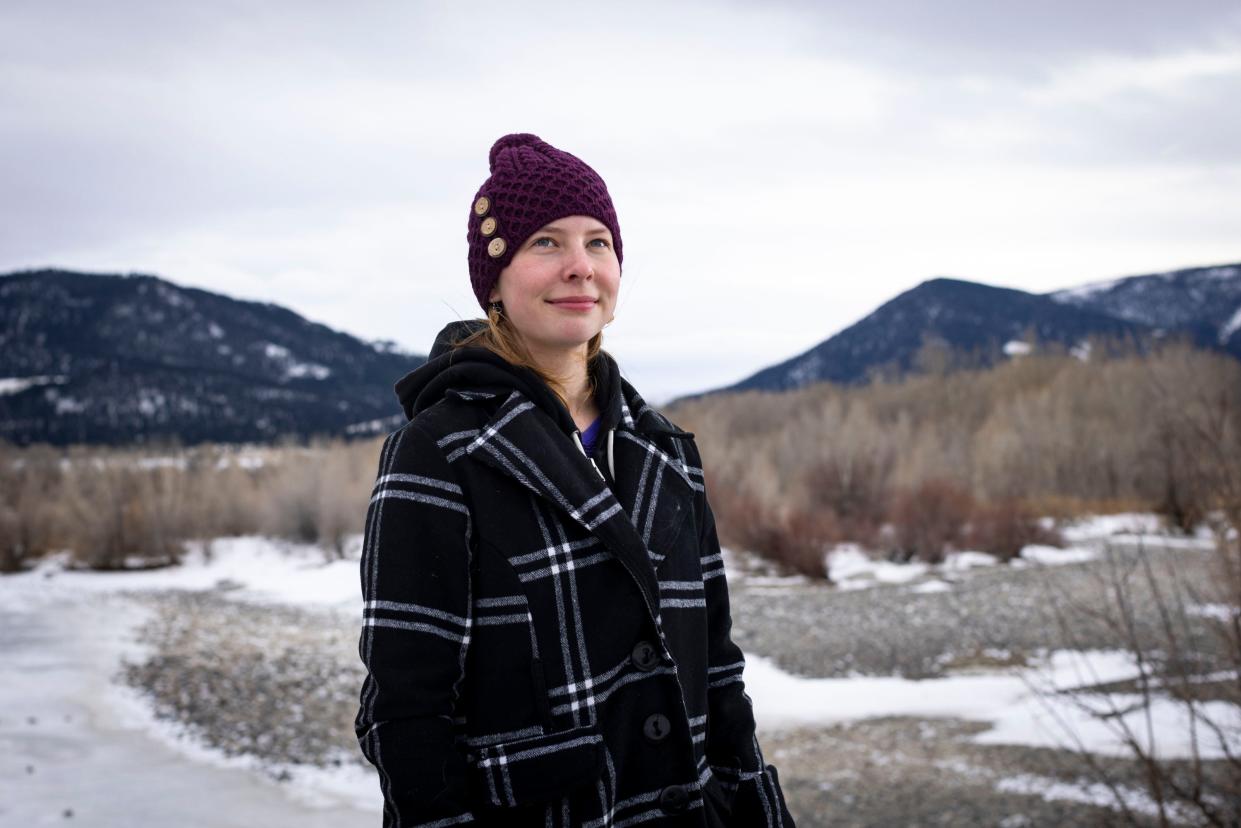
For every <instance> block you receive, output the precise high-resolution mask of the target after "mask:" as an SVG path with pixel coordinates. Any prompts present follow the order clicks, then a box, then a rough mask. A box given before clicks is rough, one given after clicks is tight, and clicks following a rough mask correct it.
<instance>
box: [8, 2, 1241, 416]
mask: <svg viewBox="0 0 1241 828" xmlns="http://www.w3.org/2000/svg"><path fill="white" fill-rule="evenodd" d="M1239 98H1241V15H1239V14H1238V11H1237V10H1236V6H1235V3H1231V2H1228V3H1226V2H1216V3H1185V4H1176V5H1172V4H1161V3H1142V4H1132V3H1124V4H1122V3H1118V2H1103V3H1089V4H1078V3H1068V2H1065V0H1055V2H1052V3H1043V4H1016V3H1009V4H997V3H984V2H981V1H980V0H979V1H977V2H976V0H957V2H953V3H951V4H925V3H917V2H912V0H881V2H876V3H867V4H830V5H829V4H807V3H781V4H775V5H772V4H764V5H762V6H755V5H754V4H750V3H745V4H742V3H734V4H696V5H683V4H661V5H657V4H653V3H638V4H625V5H624V6H621V7H615V6H613V7H609V8H608V9H607V11H606V13H603V12H602V11H600V10H598V9H591V8H590V7H587V6H582V5H581V4H576V3H575V4H570V3H556V4H541V5H539V6H534V7H525V6H523V7H521V8H517V7H514V6H513V5H512V4H501V3H493V2H482V3H471V4H468V5H467V4H453V5H449V4H440V3H400V2H392V3H377V2H376V3H362V4H352V5H350V6H349V8H348V9H347V10H346V9H344V7H341V6H339V5H337V4H328V3H297V4H293V3H269V4H260V5H255V4H245V3H236V2H235V3H225V4H214V5H210V6H203V5H201V4H177V3H172V4H167V3H166V4H154V3H126V2H119V3H109V4H106V6H105V5H103V4H97V3H85V2H79V3H57V4H40V3H29V2H16V3H7V4H5V6H4V7H3V9H2V10H0V150H2V151H0V177H2V179H3V181H4V183H5V196H6V197H5V198H4V200H3V201H2V202H0V268H3V269H7V268H16V267H25V266H35V265H41V264H46V263H54V264H63V265H69V266H77V267H83V268H88V269H120V270H130V269H142V270H147V271H155V272H159V273H161V274H162V275H165V276H167V277H169V278H172V279H174V280H177V281H183V282H186V283H191V284H195V285H200V286H203V287H207V288H209V289H211V288H214V289H220V290H224V291H226V292H230V293H232V294H233V295H238V296H251V297H254V298H262V299H269V300H271V301H277V302H282V303H284V304H287V305H290V306H291V307H293V308H295V309H297V310H298V311H299V312H302V313H305V314H307V315H309V316H311V317H312V318H316V319H319V320H321V321H324V322H327V323H328V324H332V325H334V326H337V327H341V328H344V329H346V330H349V331H351V332H353V333H356V334H358V335H362V336H365V337H367V338H377V337H384V338H393V339H397V340H398V341H400V342H402V343H403V344H405V345H406V346H407V347H412V348H418V349H425V347H426V346H427V344H428V342H429V339H430V337H431V335H433V334H434V332H435V330H436V329H438V326H439V324H440V323H441V322H442V321H444V320H445V319H446V318H449V317H451V316H452V315H453V314H454V313H460V314H462V315H470V314H472V313H474V308H475V307H476V306H475V304H474V301H473V298H472V296H471V295H470V293H469V290H468V285H467V284H466V279H465V270H464V253H465V244H464V226H465V215H466V210H467V207H468V204H467V202H468V199H469V196H470V195H471V194H472V193H473V192H474V190H475V188H476V187H477V186H478V184H479V183H480V182H481V180H482V179H483V178H484V177H485V176H486V173H487V170H486V152H487V149H488V147H489V146H490V143H491V141H492V140H494V138H495V137H497V136H498V135H500V134H502V133H503V132H508V131H522V130H525V131H534V132H538V133H539V134H542V135H544V137H546V138H548V139H549V140H551V141H553V143H557V144H559V145H561V146H564V147H565V148H567V149H570V150H571V151H574V152H576V153H578V154H580V155H582V156H583V157H584V158H586V159H587V160H589V161H590V162H591V163H592V164H593V165H595V166H596V167H597V168H598V169H599V170H600V171H601V172H602V173H603V174H604V176H605V177H606V178H607V180H608V182H609V185H610V186H611V188H612V190H613V194H614V197H615V198H616V201H617V205H618V208H619V210H620V213H621V216H622V223H623V226H624V227H625V234H626V250H627V259H626V276H625V279H624V280H623V287H622V298H623V301H624V304H623V305H622V311H623V313H624V315H625V318H624V319H622V320H619V321H618V323H617V325H616V326H614V328H615V330H614V332H613V333H612V340H611V341H613V342H614V343H615V344H616V347H617V348H618V349H621V348H623V349H625V352H627V353H628V354H630V355H631V357H632V360H633V363H634V365H635V366H640V367H636V368H635V370H637V371H640V372H644V373H643V376H642V377H635V379H642V380H643V381H644V382H646V383H647V384H648V385H650V386H652V387H655V388H660V389H663V391H662V393H664V394H671V393H674V392H675V391H677V390H691V389H690V388H688V387H684V383H686V382H687V381H686V380H685V379H684V376H685V371H684V368H683V366H684V365H688V364H695V360H702V361H703V365H704V368H703V370H702V371H696V372H695V373H694V374H693V377H694V380H693V382H694V383H700V385H699V386H698V387H705V386H707V385H713V384H718V383H721V382H725V381H729V380H733V379H737V378H739V377H740V376H742V375H743V374H745V373H747V372H749V371H751V370H754V369H756V368H758V367H760V366H762V365H764V364H767V363H770V362H773V361H775V360H777V359H782V358H784V357H787V356H789V355H790V354H791V353H792V352H793V351H794V350H798V349H800V348H803V347H807V346H809V345H810V344H813V343H814V342H815V341H818V340H819V339H822V338H823V337H825V336H827V335H828V334H830V333H832V332H833V331H835V330H838V329H839V328H840V327H843V326H844V325H846V324H848V323H849V322H852V321H854V320H856V319H857V318H859V317H861V316H862V315H864V314H865V313H866V312H868V311H869V310H871V309H873V307H874V306H875V305H877V304H878V303H880V302H881V301H883V300H885V299H887V298H890V296H891V295H892V294H894V293H895V292H897V291H899V290H902V289H905V288H908V287H910V286H912V285H913V284H914V283H916V282H918V281H920V280H921V279H924V278H928V277H930V276H932V275H936V274H947V275H956V276H961V277H964V278H976V279H980V280H991V281H996V282H1000V283H1005V284H1010V285H1013V286H1019V287H1026V288H1028V289H1034V290H1045V289H1050V288H1052V287H1059V286H1062V285H1064V284H1071V283H1073V282H1076V281H1084V280H1087V279H1093V278H1100V277H1104V276H1111V275H1120V274H1123V273H1126V272H1142V271H1147V270H1155V269H1163V268H1167V267H1175V266H1178V265H1191V264H1202V263H1210V262H1211V261H1216V260H1224V259H1241V246H1239V244H1238V242H1237V239H1241V232H1238V230H1241V206H1239V205H1238V204H1237V203H1236V199H1235V192H1236V182H1237V179H1238V177H1239V176H1241V157H1239V155H1238V154H1239V153H1241V140H1239V139H1241V116H1239V115H1238V114H1237V113H1236V112H1235V110H1236V109H1237V107H1235V105H1232V102H1233V101H1235V100H1237V99H1239ZM678 326H679V327H680V328H685V329H687V330H688V331H690V333H689V334H687V335H686V336H685V337H683V338H677V339H676V346H675V347H676V348H677V349H679V350H680V351H681V352H683V354H682V356H681V357H680V359H681V360H682V361H680V362H677V361H673V360H669V359H667V358H661V357H660V353H661V351H660V349H664V350H666V349H668V348H669V347H672V346H670V345H669V344H667V343H668V340H666V339H660V337H659V336H658V335H657V334H658V333H659V332H662V331H667V330H669V329H678ZM708 328H711V329H713V330H717V331H720V330H722V331H729V330H731V331H735V332H736V334H737V345H736V346H735V347H734V348H732V349H731V350H730V349H727V348H726V349H723V351H722V352H726V353H728V354H731V356H729V357H728V358H726V359H714V358H713V360H712V361H711V362H710V363H709V364H708V363H707V361H706V356H705V355H706V353H707V352H712V353H718V352H721V351H720V350H719V342H720V340H721V338H722V337H721V335H719V334H718V333H717V334H715V335H713V336H712V337H711V339H712V340H713V341H708V340H707V338H706V337H705V336H702V335H695V334H694V332H695V331H701V330H705V329H708ZM790 331H791V332H794V333H790ZM661 343H662V344H661ZM645 372H649V373H645ZM640 384H641V383H640ZM678 386H680V387H678Z"/></svg>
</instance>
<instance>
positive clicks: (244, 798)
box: [0, 576, 380, 828]
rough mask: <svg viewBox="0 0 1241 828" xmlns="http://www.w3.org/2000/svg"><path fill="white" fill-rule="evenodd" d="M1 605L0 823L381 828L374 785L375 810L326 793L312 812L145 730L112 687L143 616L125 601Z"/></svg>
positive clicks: (284, 791)
mask: <svg viewBox="0 0 1241 828" xmlns="http://www.w3.org/2000/svg"><path fill="white" fill-rule="evenodd" d="M104 577H106V576H104ZM0 598H3V600H0V826H3V827H4V828H31V826H39V825H59V826H66V825H90V826H96V828H130V827H131V826H169V825H176V826H178V827H179V828H200V827H201V828H208V827H209V826H210V828H226V827H227V826H237V828H243V826H244V827H245V828H252V826H255V825H297V826H299V828H317V827H318V826H323V828H328V826H332V828H349V827H350V826H374V825H378V824H379V823H380V814H379V802H378V798H379V791H378V784H377V783H376V785H375V798H376V803H375V808H374V810H370V811H367V810H361V809H359V808H358V807H356V805H354V804H352V803H349V802H347V801H344V800H342V799H341V798H340V797H335V798H333V797H331V796H323V797H320V799H321V802H320V803H319V804H318V805H317V806H316V805H311V804H308V803H307V802H306V801H305V797H306V792H305V791H304V790H300V791H294V790H291V789H290V788H289V786H285V785H281V784H279V783H276V782H274V781H270V780H268V779H267V778H265V777H264V776H263V775H261V774H259V773H255V772H254V771H250V770H246V769H245V768H239V767H228V766H226V765H227V763H221V762H218V761H211V760H210V759H209V758H205V759H199V758H195V757H194V756H193V753H192V751H178V750H176V749H174V747H173V746H171V745H169V744H167V743H166V740H164V739H160V738H157V736H156V735H154V734H153V733H152V732H150V729H149V727H143V725H142V723H141V717H140V715H139V714H138V713H136V711H135V710H128V709H127V707H126V705H125V703H124V691H123V690H121V689H120V688H118V687H116V686H115V685H114V684H113V683H112V681H111V676H112V675H113V674H114V673H115V672H116V669H117V667H118V664H119V658H120V655H121V654H122V653H123V652H125V651H126V650H127V649H130V648H132V647H133V645H132V643H131V642H129V641H128V638H127V637H128V635H129V631H130V630H131V628H132V626H133V624H134V622H136V621H137V620H139V619H140V617H141V616H140V614H139V610H138V609H137V608H136V607H134V606H133V605H132V604H131V603H130V602H129V601H127V600H125V599H123V598H120V597H117V596H102V595H95V596H91V595H81V594H72V593H67V592H62V591H61V590H55V589H48V590H38V589H36V590H25V589H24V590H21V594H20V596H19V595H15V594H14V593H13V592H10V591H8V590H4V591H0ZM14 599H16V600H14ZM133 707H134V708H137V705H133ZM333 800H335V801H333Z"/></svg>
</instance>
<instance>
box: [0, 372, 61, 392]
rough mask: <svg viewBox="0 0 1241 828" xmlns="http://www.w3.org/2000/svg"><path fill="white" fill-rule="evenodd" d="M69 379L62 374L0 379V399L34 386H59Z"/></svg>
mask: <svg viewBox="0 0 1241 828" xmlns="http://www.w3.org/2000/svg"><path fill="white" fill-rule="evenodd" d="M68 379H69V378H68V377H66V376H64V375H63V374H46V375H41V376H37V377H0V397H5V396H8V395H9V394H20V393H21V392H23V391H25V390H26V389H27V388H32V387H34V386H36V385H60V384H62V383H64V382H65V381H67V380H68Z"/></svg>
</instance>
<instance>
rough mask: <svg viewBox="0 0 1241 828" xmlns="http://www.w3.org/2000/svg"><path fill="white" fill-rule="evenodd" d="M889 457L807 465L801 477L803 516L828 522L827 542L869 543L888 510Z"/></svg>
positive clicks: (849, 459) (856, 458) (853, 458)
mask: <svg viewBox="0 0 1241 828" xmlns="http://www.w3.org/2000/svg"><path fill="white" fill-rule="evenodd" d="M892 465H893V461H892V459H891V458H890V457H873V458H867V457H852V458H846V459H845V460H844V461H832V460H828V461H825V462H822V463H819V464H817V465H813V466H811V467H810V468H809V469H807V470H806V471H805V473H804V475H803V478H802V480H803V484H802V485H803V486H804V490H805V500H806V503H807V508H806V510H805V511H806V513H807V514H818V515H821V516H822V518H821V520H823V521H825V522H830V525H831V527H832V533H831V535H832V536H831V537H830V538H828V540H830V541H840V540H846V539H848V540H853V541H857V542H859V543H869V542H872V541H873V540H874V538H875V537H876V535H877V533H878V531H879V527H880V526H881V525H882V524H883V518H884V515H885V513H886V511H887V508H888V500H889V497H890V495H889V491H888V476H889V475H890V473H891V468H892Z"/></svg>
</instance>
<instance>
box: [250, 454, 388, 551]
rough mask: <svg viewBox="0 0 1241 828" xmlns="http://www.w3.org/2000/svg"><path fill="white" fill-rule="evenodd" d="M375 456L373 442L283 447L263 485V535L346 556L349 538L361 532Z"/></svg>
mask: <svg viewBox="0 0 1241 828" xmlns="http://www.w3.org/2000/svg"><path fill="white" fill-rule="evenodd" d="M377 456H378V444H376V443H375V442H374V441H367V442H365V443H347V442H344V441H340V440H333V441H315V442H313V443H311V444H310V445H309V446H307V447H305V448H302V447H298V446H294V445H285V446H284V447H283V448H282V449H281V450H280V452H279V453H278V454H277V456H276V457H275V459H274V460H273V462H272V463H271V468H269V469H267V470H266V473H265V475H264V478H263V481H262V490H263V494H264V497H263V502H262V506H261V518H260V525H261V526H262V528H263V531H265V532H266V533H268V534H270V535H274V536H276V537H282V538H286V539H288V540H292V541H295V542H297V543H315V544H318V545H320V546H321V547H323V549H324V551H325V553H326V554H327V555H328V556H329V557H343V556H344V554H345V547H344V541H345V537H346V536H347V535H350V534H357V533H360V532H361V531H362V529H363V523H364V522H365V518H366V503H367V500H368V498H369V497H370V491H371V486H372V485H373V483H374V465H375V463H376V462H377V459H376V458H377Z"/></svg>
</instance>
